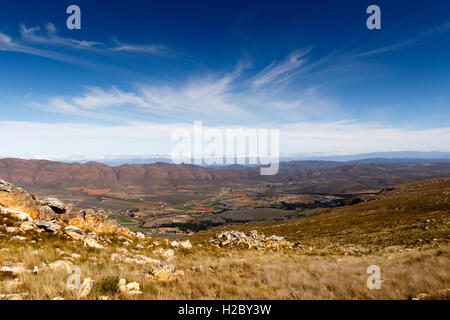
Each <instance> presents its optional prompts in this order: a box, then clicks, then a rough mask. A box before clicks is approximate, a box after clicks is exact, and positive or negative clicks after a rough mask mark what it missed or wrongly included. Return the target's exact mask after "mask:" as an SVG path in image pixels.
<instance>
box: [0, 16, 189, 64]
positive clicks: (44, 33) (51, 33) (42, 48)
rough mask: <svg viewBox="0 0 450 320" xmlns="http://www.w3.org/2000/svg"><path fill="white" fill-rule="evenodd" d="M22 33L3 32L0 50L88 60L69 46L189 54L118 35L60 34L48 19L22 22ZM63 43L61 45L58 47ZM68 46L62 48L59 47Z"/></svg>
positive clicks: (102, 50) (71, 60) (106, 52)
mask: <svg viewBox="0 0 450 320" xmlns="http://www.w3.org/2000/svg"><path fill="white" fill-rule="evenodd" d="M19 31H20V37H18V38H14V37H12V36H10V35H8V34H5V33H1V32H0V51H10V52H20V53H24V54H29V55H35V56H41V57H45V58H48V59H53V60H58V61H63V62H68V63H78V64H89V61H83V59H82V58H81V57H79V56H77V55H76V53H75V52H71V51H67V49H69V50H85V51H90V52H94V53H96V54H99V55H109V54H110V53H111V52H114V51H116V52H125V53H127V52H135V53H140V54H151V55H159V56H164V57H176V56H183V55H184V56H186V55H185V54H183V53H182V52H181V51H178V50H173V49H171V48H169V47H167V46H165V45H162V44H150V45H146V44H124V43H120V42H118V41H117V40H116V39H115V40H114V41H113V43H109V44H108V43H106V42H99V41H89V40H78V39H73V38H68V37H62V36H60V35H58V33H57V30H56V27H55V25H54V24H53V23H51V22H49V23H47V24H46V25H45V27H44V29H43V30H42V29H41V27H40V26H32V27H27V26H26V25H25V24H23V23H21V24H19ZM58 47H61V48H58ZM62 48H65V49H66V50H65V51H63V52H61V50H60V49H62Z"/></svg>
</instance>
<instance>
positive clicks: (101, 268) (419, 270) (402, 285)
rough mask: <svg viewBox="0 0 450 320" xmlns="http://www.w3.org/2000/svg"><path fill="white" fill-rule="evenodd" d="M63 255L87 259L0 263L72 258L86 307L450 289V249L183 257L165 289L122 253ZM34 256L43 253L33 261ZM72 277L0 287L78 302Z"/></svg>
mask: <svg viewBox="0 0 450 320" xmlns="http://www.w3.org/2000/svg"><path fill="white" fill-rule="evenodd" d="M38 247H39V248H40V249H37V248H38ZM60 247H61V248H62V250H63V251H65V252H73V253H79V254H80V255H81V258H79V259H67V257H68V255H64V254H63V255H61V254H60V253H59V252H58V251H57V250H56V248H55V247H52V246H51V243H50V242H48V243H44V244H43V245H42V246H32V245H30V246H9V249H10V251H9V252H6V251H1V253H0V261H1V262H2V263H4V262H7V261H8V262H23V263H25V264H26V266H28V267H30V268H32V267H33V266H35V265H37V266H41V265H42V263H50V262H53V261H57V260H61V259H62V258H64V257H66V259H67V260H68V261H69V260H71V261H72V263H73V264H74V265H76V266H78V267H80V269H81V277H82V279H83V278H86V277H90V278H92V279H93V280H95V281H96V286H95V288H94V290H93V292H92V293H91V295H90V296H89V297H87V299H98V298H99V297H100V296H102V295H107V296H108V297H109V298H110V299H137V298H139V299H408V298H411V297H414V296H416V295H417V294H419V293H430V294H433V293H435V292H438V290H440V289H444V288H449V287H450V270H449V268H448V265H449V262H450V261H449V256H450V247H449V246H445V247H443V248H440V249H423V250H422V249H418V248H416V249H414V250H412V251H403V252H393V253H382V254H374V255H364V256H334V255H331V256H308V255H304V254H302V253H301V252H298V251H291V250H279V251H258V250H247V249H237V248H236V249H216V250H214V249H209V248H193V249H191V250H186V249H179V250H177V251H176V257H175V258H174V260H173V261H171V263H173V264H175V265H176V266H177V268H178V269H181V270H184V272H185V275H184V277H181V278H178V279H176V280H173V281H167V282H157V281H151V280H148V279H147V278H145V277H144V274H145V273H146V272H148V271H149V267H148V266H142V265H136V264H126V263H124V262H112V261H111V259H110V255H111V253H112V252H119V251H118V250H117V249H118V248H117V247H110V248H106V249H104V250H87V251H86V250H84V249H83V248H81V247H80V246H76V245H69V246H60ZM36 249H37V250H38V252H34V253H33V251H35V250H36ZM153 249H154V248H151V249H150V248H149V249H143V250H140V251H141V252H133V250H132V249H130V250H129V253H132V254H138V253H139V254H144V255H148V256H151V257H156V255H155V254H153V252H152V251H153ZM93 258H95V259H96V260H95V261H93V260H92V259H93ZM372 264H375V265H378V266H380V268H381V279H382V280H383V283H382V286H381V289H380V290H376V289H374V290H369V289H368V288H367V286H366V281H367V278H368V276H369V274H367V273H366V270H367V267H368V266H369V265H372ZM68 277H69V275H68V274H67V273H66V272H65V271H63V270H62V271H51V270H41V271H40V272H39V274H38V275H33V274H23V275H20V276H19V277H18V278H19V282H20V285H19V286H18V287H17V288H6V284H7V283H8V281H11V280H10V279H4V280H3V281H0V292H1V293H18V292H27V293H29V297H28V298H30V299H52V298H54V297H56V296H60V297H63V298H65V299H77V298H78V296H77V291H76V290H70V289H68V288H67V286H66V281H67V278H68ZM115 277H120V278H126V279H127V280H128V281H137V282H139V283H140V284H141V288H142V290H143V294H142V295H140V296H137V297H129V296H123V295H121V294H119V293H117V292H116V293H114V288H113V289H111V290H108V285H109V288H110V287H114V285H113V284H112V285H111V283H110V282H113V283H114V281H113V280H112V279H111V278H115ZM105 287H106V289H105ZM435 298H448V297H442V296H438V297H435Z"/></svg>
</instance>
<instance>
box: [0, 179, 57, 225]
mask: <svg viewBox="0 0 450 320" xmlns="http://www.w3.org/2000/svg"><path fill="white" fill-rule="evenodd" d="M46 203H47V202H45V201H44V202H42V201H40V200H39V199H38V198H37V197H36V196H34V195H32V194H30V193H28V192H27V191H25V190H24V189H22V188H18V187H15V186H14V185H12V184H11V183H9V182H7V181H5V180H0V208H1V210H5V208H7V209H10V210H11V209H12V210H15V211H16V212H22V213H26V214H28V215H29V216H30V217H31V218H32V219H41V220H51V219H54V218H55V217H56V216H57V214H58V213H57V212H55V211H54V210H53V209H52V208H51V207H50V206H48V205H47V204H46Z"/></svg>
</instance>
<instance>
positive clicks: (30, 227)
mask: <svg viewBox="0 0 450 320" xmlns="http://www.w3.org/2000/svg"><path fill="white" fill-rule="evenodd" d="M34 228H35V224H34V223H32V222H29V221H27V222H23V223H22V224H21V225H20V230H22V231H24V232H27V231H31V230H34Z"/></svg>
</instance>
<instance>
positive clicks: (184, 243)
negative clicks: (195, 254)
mask: <svg viewBox="0 0 450 320" xmlns="http://www.w3.org/2000/svg"><path fill="white" fill-rule="evenodd" d="M180 246H181V247H182V248H185V249H191V248H192V244H191V242H190V241H189V240H185V241H181V242H180Z"/></svg>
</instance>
